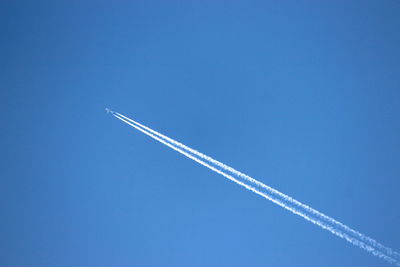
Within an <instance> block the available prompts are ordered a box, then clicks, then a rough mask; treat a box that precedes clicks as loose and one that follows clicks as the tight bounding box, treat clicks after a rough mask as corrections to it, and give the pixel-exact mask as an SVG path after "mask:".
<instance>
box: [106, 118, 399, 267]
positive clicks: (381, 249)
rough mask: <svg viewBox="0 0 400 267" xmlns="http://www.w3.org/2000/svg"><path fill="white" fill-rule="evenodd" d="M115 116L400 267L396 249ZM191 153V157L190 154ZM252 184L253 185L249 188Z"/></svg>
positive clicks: (168, 139) (235, 171)
mask: <svg viewBox="0 0 400 267" xmlns="http://www.w3.org/2000/svg"><path fill="white" fill-rule="evenodd" d="M112 115H113V116H115V117H116V118H118V119H120V120H121V121H123V122H125V123H127V124H128V125H130V126H132V127H134V128H136V129H137V130H139V131H141V132H143V133H144V134H146V135H148V136H150V137H152V138H153V139H155V140H157V141H159V142H161V143H163V144H164V145H166V146H168V147H170V148H172V149H173V150H175V151H177V152H179V153H181V154H183V155H185V156H187V157H188V158H190V159H192V160H194V161H196V162H197V163H199V164H201V165H203V166H205V167H207V168H209V169H211V170H213V171H215V172H217V173H219V174H221V175H222V176H224V177H226V178H228V179H229V180H231V181H233V182H235V183H237V184H239V185H241V186H243V187H245V188H246V189H248V190H250V191H253V192H254V193H256V194H258V195H261V196H262V197H264V198H266V199H268V200H271V201H272V202H274V203H275V204H277V205H279V206H281V207H283V208H285V209H287V210H289V211H291V212H292V213H294V214H297V215H299V216H301V217H303V218H304V219H306V220H307V221H309V222H311V223H313V224H316V225H318V226H320V227H321V228H323V229H325V230H328V231H329V232H331V233H333V234H335V235H337V236H339V237H341V238H343V239H345V240H346V241H348V242H350V243H352V244H353V245H355V246H358V247H360V248H362V249H364V250H366V251H368V252H370V253H372V254H373V255H375V256H377V257H380V258H382V259H384V260H386V261H388V262H390V263H394V264H397V265H399V266H400V262H399V260H398V259H395V258H396V257H398V256H399V254H398V253H397V252H394V251H393V250H392V249H390V248H387V247H385V246H383V245H382V244H380V243H378V242H377V241H375V240H373V239H372V238H369V237H367V236H365V235H363V234H361V233H359V232H357V231H355V230H353V229H351V228H350V227H348V226H346V225H344V224H342V223H340V222H338V221H336V220H334V219H333V218H331V217H329V216H327V215H324V214H323V213H321V212H319V211H317V210H315V209H313V208H311V207H309V206H307V205H305V204H303V203H301V202H299V201H297V200H295V199H293V198H291V197H289V196H287V195H285V194H283V193H281V192H279V191H278V190H276V189H273V188H271V187H269V186H267V185H265V184H263V183H261V182H259V181H257V180H255V179H254V178H252V177H250V176H248V175H246V174H243V173H241V172H239V171H237V170H235V169H233V168H231V167H229V166H227V165H225V164H223V163H221V162H219V161H216V160H215V159H213V158H211V157H209V156H207V155H204V154H202V153H200V152H198V151H197V150H194V149H192V148H190V147H187V146H185V145H184V144H182V143H179V142H177V141H175V140H173V139H171V138H169V137H167V136H165V135H162V134H161V133H158V132H156V131H154V130H152V129H150V128H149V127H147V126H144V125H142V124H140V123H138V122H136V121H134V120H132V119H130V118H127V117H125V116H124V115H122V114H119V113H116V112H112ZM190 153H191V154H190ZM192 154H194V155H196V156H197V157H200V158H202V159H204V160H206V161H208V162H209V163H211V164H214V165H216V166H218V167H220V168H222V169H223V170H219V169H217V168H216V166H211V165H210V164H208V163H206V162H205V161H203V160H200V159H199V158H197V157H195V156H194V155H192ZM226 172H230V173H231V174H232V175H236V176H238V177H236V178H235V177H233V176H232V175H229V174H227V173H226ZM239 178H242V179H244V180H245V181H240V180H238V179H239ZM249 183H250V184H249Z"/></svg>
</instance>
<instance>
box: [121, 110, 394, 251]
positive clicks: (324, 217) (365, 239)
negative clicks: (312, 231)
mask: <svg viewBox="0 0 400 267" xmlns="http://www.w3.org/2000/svg"><path fill="white" fill-rule="evenodd" d="M115 114H117V115H118V116H120V117H122V118H124V119H125V120H128V121H130V122H132V123H133V124H135V125H138V126H139V127H141V128H143V129H145V130H147V131H149V132H151V133H152V134H154V135H156V136H158V137H160V138H162V139H164V140H167V141H168V142H170V143H172V144H174V145H175V146H177V147H180V148H182V149H184V150H186V151H189V152H190V153H192V154H194V155H196V156H198V157H200V158H202V159H204V160H206V161H208V162H210V163H212V164H214V165H217V166H218V167H220V168H222V169H224V170H225V171H227V172H230V173H232V174H234V175H237V176H239V177H241V178H243V179H245V180H248V181H250V182H252V183H254V184H255V185H257V186H260V187H262V188H264V189H265V190H267V191H269V193H270V194H273V195H277V196H278V197H279V198H282V199H283V200H284V201H287V202H289V203H291V204H292V205H294V206H297V207H298V208H301V209H304V210H306V211H307V212H309V213H312V214H313V215H314V216H317V217H319V218H320V219H322V220H325V221H326V222H327V223H329V224H332V225H334V226H335V227H336V228H340V229H341V231H343V232H347V233H348V234H349V235H354V236H356V237H357V238H359V239H360V240H362V241H363V242H365V243H367V244H369V245H371V246H373V247H375V248H378V249H379V250H382V251H383V252H384V253H385V254H388V255H393V256H396V257H399V256H400V254H398V253H397V252H395V251H393V250H392V249H391V248H388V247H386V246H384V245H382V244H380V243H379V242H377V241H376V240H374V239H372V238H370V237H368V236H365V235H363V234H361V233H360V232H358V231H356V230H354V229H352V228H350V227H348V226H347V225H344V224H343V223H341V222H339V221H337V220H335V219H333V218H331V217H329V216H327V215H325V214H323V213H322V212H320V211H317V210H315V209H313V208H311V207H309V206H308V205H306V204H304V203H301V202H299V201H297V200H295V199H293V198H291V197H290V196H288V195H286V194H284V193H282V192H279V191H278V190H276V189H274V188H272V187H270V186H268V185H266V184H264V183H262V182H259V181H257V180H256V179H254V178H252V177H250V176H248V175H246V174H244V173H242V172H239V171H237V170H235V169H234V168H232V167H229V166H227V165H225V164H224V163H222V162H219V161H217V160H215V159H213V158H211V157H209V156H207V155H204V154H203V153H201V152H199V151H197V150H195V149H193V148H190V147H188V146H186V145H184V144H182V143H180V142H178V141H176V140H174V139H172V138H169V137H168V136H165V135H163V134H161V133H159V132H157V131H155V130H153V129H151V128H149V127H147V126H145V125H143V124H140V123H139V122H137V121H134V120H132V119H130V118H128V117H126V116H124V115H122V114H120V113H118V112H115Z"/></svg>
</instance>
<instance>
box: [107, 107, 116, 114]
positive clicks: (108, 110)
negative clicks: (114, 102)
mask: <svg viewBox="0 0 400 267" xmlns="http://www.w3.org/2000/svg"><path fill="white" fill-rule="evenodd" d="M106 111H107V113H111V114H114V111H112V110H111V109H109V108H106Z"/></svg>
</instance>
